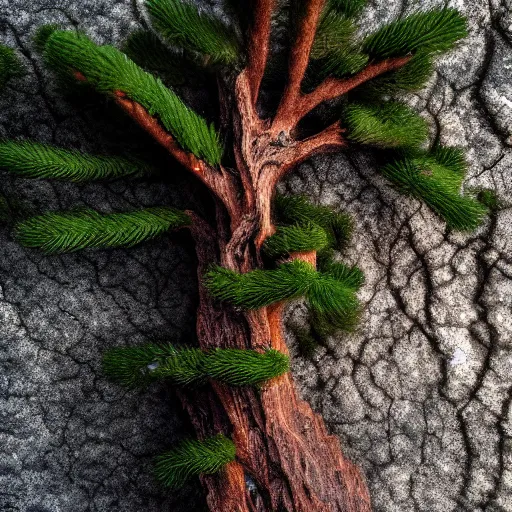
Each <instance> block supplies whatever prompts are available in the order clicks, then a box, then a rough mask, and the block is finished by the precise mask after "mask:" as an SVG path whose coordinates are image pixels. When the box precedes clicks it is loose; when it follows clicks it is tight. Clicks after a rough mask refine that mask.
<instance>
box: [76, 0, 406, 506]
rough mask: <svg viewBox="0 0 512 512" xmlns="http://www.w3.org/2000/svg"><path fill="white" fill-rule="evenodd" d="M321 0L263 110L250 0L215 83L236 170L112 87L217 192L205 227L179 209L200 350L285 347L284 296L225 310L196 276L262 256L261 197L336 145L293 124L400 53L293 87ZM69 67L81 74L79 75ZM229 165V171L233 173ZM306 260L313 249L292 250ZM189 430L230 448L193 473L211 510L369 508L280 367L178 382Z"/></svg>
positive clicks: (265, 32)
mask: <svg viewBox="0 0 512 512" xmlns="http://www.w3.org/2000/svg"><path fill="white" fill-rule="evenodd" d="M324 2H325V0H308V1H306V2H305V9H304V12H303V17H302V19H301V21H300V24H299V30H298V33H297V37H296V41H295V44H294V46H293V48H292V51H291V58H290V64H289V66H290V67H289V83H288V86H287V87H286V89H285V92H284V95H283V98H282V101H281V103H280V106H279V108H278V111H277V114H276V116H275V118H274V119H273V120H271V119H261V118H260V117H259V116H258V113H257V111H256V102H257V99H258V93H259V89H260V85H261V80H262V77H263V73H264V70H265V65H266V61H267V57H268V45H269V36H270V17H271V14H272V8H273V5H274V0H255V5H256V12H255V19H254V23H253V30H252V33H251V35H250V46H249V62H248V65H247V68H246V69H245V70H244V71H242V72H241V73H240V75H239V76H238V77H237V79H236V81H235V84H234V91H233V92H232V93H231V94H230V93H229V92H227V87H226V88H225V85H226V84H222V83H221V84H220V88H219V90H220V91H221V102H222V103H223V105H222V109H221V111H222V117H223V119H222V125H223V126H226V125H227V123H228V121H229V120H231V123H232V128H233V140H234V147H233V150H234V156H235V160H236V166H237V169H236V172H235V171H233V173H231V172H227V171H226V170H224V169H223V168H222V167H221V168H219V169H215V168H213V167H211V166H209V165H207V164H206V163H205V162H202V161H200V160H199V159H197V158H196V157H194V156H193V155H190V154H188V153H187V152H186V151H184V150H183V149H182V148H181V147H179V145H178V144H177V142H176V141H175V140H174V138H173V137H172V136H171V135H170V134H168V133H167V132H166V131H165V130H164V129H163V127H162V126H161V124H160V123H159V121H158V119H156V118H153V117H152V116H151V115H150V114H149V113H148V112H147V111H146V110H144V108H142V107H141V106H140V105H138V104H137V103H135V102H133V101H132V100H130V99H129V98H127V97H126V95H125V94H124V93H123V91H113V96H114V98H115V101H116V102H117V103H118V104H119V106H120V107H121V108H123V110H124V111H125V112H127V113H128V115H130V116H131V117H132V118H133V119H134V120H135V121H136V122H138V123H139V124H140V125H141V126H142V127H143V128H144V129H145V130H146V131H147V132H148V133H150V134H151V135H152V136H153V137H154V138H155V139H156V140H157V141H158V142H159V143H160V144H161V145H162V146H164V147H165V148H166V149H167V150H168V151H169V152H170V153H171V154H172V155H173V156H174V157H175V158H176V159H177V160H178V161H179V162H180V163H181V164H183V165H184V166H185V167H186V168H188V169H189V170H190V171H191V172H192V173H193V174H194V175H196V176H197V177H198V178H199V179H201V180H202V181H203V183H204V184H205V185H206V186H207V187H209V189H210V190H211V191H212V192H213V194H214V195H215V196H216V198H217V203H216V204H217V215H216V219H215V220H216V225H215V227H213V226H211V225H209V224H208V223H206V222H205V221H204V220H202V219H200V218H199V217H197V216H196V215H194V214H193V213H191V212H190V215H191V217H192V219H193V223H192V227H191V231H192V234H193V236H194V239H195V242H196V251H197V258H198V263H199V265H198V275H199V280H200V294H199V295H200V304H199V309H198V318H197V335H198V339H199V344H200V346H201V348H203V349H211V348H213V347H224V348H225V347H234V348H249V349H253V350H265V349H269V348H274V349H276V350H279V351H281V352H283V353H288V349H287V347H286V343H285V340H284V337H283V328H282V325H281V317H282V310H283V304H275V305H273V306H270V307H266V308H261V309H259V310H256V311H248V312H241V311H236V310H234V309H232V308H231V307H229V306H228V305H225V304H218V303H216V302H215V301H213V300H212V299H211V297H210V296H209V295H208V294H207V292H206V290H205V289H204V287H203V286H202V285H201V280H202V277H203V275H204V273H205V271H206V270H207V267H208V266H209V265H211V264H212V263H218V264H220V265H223V266H224V267H226V268H229V269H232V270H234V271H237V272H247V271H250V270H253V269H255V268H258V267H261V258H260V248H261V246H262V243H263V242H264V240H265V239H266V238H267V237H268V236H269V235H271V234H272V233H273V232H274V226H273V224H272V218H271V200H272V195H273V192H274V190H275V187H276V185H277V183H278V181H279V180H280V179H282V178H283V176H284V175H285V174H286V172H288V171H289V170H290V169H292V168H294V167H295V166H296V165H297V164H298V163H300V162H302V161H303V160H305V159H307V158H310V157H311V156H313V155H315V154H318V153H321V152H326V151H331V150H337V149H340V148H343V147H345V145H346V144H347V143H346V140H345V138H344V135H343V134H344V130H343V128H342V126H341V124H340V123H339V122H338V123H335V124H333V125H331V126H329V127H327V128H325V129H324V130H323V131H321V132H320V133H318V134H317V135H314V136H312V137H309V138H307V139H304V140H297V139H295V138H294V137H293V134H294V133H295V128H296V127H297V123H298V122H299V121H300V119H302V117H304V116H305V115H306V114H307V113H308V112H310V111H311V110H312V109H313V108H315V107H316V106H318V105H319V104H320V103H321V102H323V101H327V100H330V99H333V98H335V97H337V96H339V95H342V94H345V93H347V92H348V91H350V90H351V89H353V88H354V87H356V86H357V85H360V84H362V83H364V82H365V81H367V80H370V79H371V78H374V77H376V76H378V75H380V74H382V73H386V72H388V71H390V70H393V69H397V68H399V67H400V66H403V65H405V64H406V63H407V62H408V60H409V58H410V57H404V58H399V59H387V60H385V61H382V62H379V63H372V64H370V65H369V66H368V67H367V68H366V69H365V70H363V71H361V72H360V73H359V74H358V75H356V76H354V77H352V78H348V79H345V80H339V79H327V80H326V81H325V82H324V83H323V84H321V85H320V86H319V87H318V88H317V89H316V90H315V91H313V92H311V93H309V94H306V95H304V94H302V92H301V83H302V80H303V77H304V73H305V71H306V67H307V65H308V60H309V54H310V50H311V46H312V44H313V40H314V36H315V30H316V26H317V23H318V19H319V16H320V13H321V9H322V7H323V5H324ZM77 78H78V79H81V80H84V79H85V77H83V75H80V74H77ZM235 176H236V177H235ZM291 258H301V259H304V260H306V261H309V262H310V263H312V264H315V262H316V255H315V254H314V253H303V254H294V255H291ZM180 396H181V399H182V401H183V404H184V406H185V408H186V410H187V411H188V413H189V415H190V418H191V421H192V424H193V425H194V428H195V429H196V431H197V434H198V437H200V438H202V437H206V436H209V435H213V434H215V433H219V432H222V433H224V434H225V435H228V436H231V438H232V439H233V441H234V443H235V445H236V450H237V456H236V461H234V462H232V463H231V464H229V465H228V466H227V467H226V468H225V469H224V470H223V471H221V472H220V473H219V474H217V475H213V476H204V477H202V481H203V483H204V486H205V487H206V490H207V501H208V505H209V507H210V510H212V511H215V512H235V511H239V512H249V511H251V512H256V511H257V512H266V511H287V512H292V511H294V512H314V511H322V512H323V511H325V512H336V511H338V512H341V511H343V512H369V511H370V510H371V505H370V497H369V494H368V489H367V487H366V484H365V481H364V478H363V476H362V475H361V472H360V471H359V469H358V468H357V466H355V465H354V464H353V463H351V462H350V461H348V460H347V459H346V458H345V457H344V455H343V454H342V451H341V447H340V444H339V441H338V440H337V439H336V438H335V437H333V436H331V435H329V433H328V432H327V430H326V427H325V425H324V423H323V421H322V419H321V418H320V417H319V416H318V415H316V414H315V413H314V412H313V411H312V410H311V408H310V406H309V405H308V404H307V403H306V402H304V401H302V400H301V399H300V398H299V396H298V394H297V391H296V389H295V386H294V383H293V378H292V377H291V375H290V374H287V375H284V376H282V377H280V378H278V379H274V380H273V381H270V382H267V383H266V384H265V385H264V386H262V387H261V388H260V389H255V388H234V387H229V386H225V385H222V384H219V383H215V382H212V383H211V386H209V387H205V388H202V389H197V390H195V391H193V392H180Z"/></svg>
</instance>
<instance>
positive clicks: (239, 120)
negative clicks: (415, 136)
mask: <svg viewBox="0 0 512 512" xmlns="http://www.w3.org/2000/svg"><path fill="white" fill-rule="evenodd" d="M236 93H237V100H238V101H237V105H238V109H237V110H236V111H235V112H234V113H233V118H234V123H235V130H234V133H235V153H236V159H237V163H238V171H239V173H240V176H241V181H242V183H241V184H240V190H239V197H243V198H244V199H243V201H241V204H242V205H243V208H242V211H241V216H237V217H236V218H234V217H232V216H229V215H226V214H225V209H224V208H223V207H222V206H221V205H220V202H219V205H218V214H217V230H216V231H214V230H213V228H212V227H211V226H210V225H208V224H207V223H206V222H204V221H202V220H200V219H198V218H195V219H194V227H193V234H194V237H195V240H196V247H197V255H198V261H199V267H198V272H199V279H200V280H201V279H202V276H203V275H204V273H205V271H206V270H207V267H208V265H211V263H212V262H213V261H215V260H216V261H217V262H218V263H219V264H221V265H222V266H223V267H226V268H229V269H232V270H235V271H237V272H247V271H250V270H253V269H255V268H258V267H259V266H260V263H261V262H260V247H261V244H262V241H263V240H264V239H265V238H266V237H267V236H269V235H270V234H272V232H273V231H274V228H273V226H272V223H271V215H270V213H271V206H270V201H271V196H272V191H273V190H274V187H275V184H276V182H277V180H278V179H279V178H280V177H281V176H282V175H283V174H284V172H286V170H287V169H289V168H291V167H292V166H294V165H296V164H297V162H299V161H300V160H302V159H303V158H305V157H306V156H309V155H310V154H311V153H312V151H316V150H318V149H319V148H321V149H322V150H324V149H325V146H326V145H329V144H331V143H333V142H335V143H336V144H341V143H342V141H341V139H340V138H339V134H338V133H336V132H334V137H336V138H334V137H333V134H332V133H330V132H329V134H328V135H327V136H325V137H324V139H325V140H323V141H322V140H316V139H315V141H314V142H313V143H312V144H303V143H301V144H300V145H299V147H298V148H297V147H296V146H297V145H293V144H291V145H288V144H286V143H284V144H283V145H276V144H275V142H273V141H275V140H276V136H275V134H274V133H272V128H271V127H270V126H268V125H267V124H266V123H264V122H262V121H260V120H259V119H258V118H257V116H256V115H255V113H254V110H253V109H252V107H251V101H250V94H249V89H248V87H247V81H246V79H245V76H244V75H243V74H242V75H241V76H240V77H239V79H238V83H237V91H236ZM239 201H240V199H239ZM227 210H228V211H236V208H235V205H233V208H229V207H228V208H227ZM291 257H292V258H301V259H305V260H307V261H309V262H311V263H316V254H315V253H302V254H294V255H292V256H291ZM282 309H283V305H282V304H276V305H272V306H270V307H266V308H261V309H259V310H257V311H250V312H241V311H236V310H234V309H233V308H231V307H230V306H228V305H220V304H216V303H215V302H213V301H212V299H211V298H210V296H209V295H208V294H207V293H206V291H205V290H204V289H203V287H202V286H201V291H200V305H199V310H198V319H197V333H198V338H199V343H200V346H201V348H202V349H211V348H214V347H222V348H226V347H232V348H250V349H253V350H260V351H262V350H264V349H269V348H273V349H276V350H279V351H280V352H283V353H285V354H287V353H288V349H287V346H286V344H285V342H284V339H283V331H282V325H281V317H282ZM182 398H183V401H184V403H185V406H186V408H187V410H188V412H189V414H190V417H191V419H192V423H193V425H194V427H195V428H196V430H197V434H198V435H199V437H204V436H208V435H212V434H214V433H216V432H219V431H220V432H224V433H225V434H227V435H230V436H231V438H232V439H233V441H234V442H235V444H236V448H237V461H236V462H233V463H231V464H230V465H229V466H228V467H227V468H226V470H225V471H223V472H221V473H220V474H219V475H215V476H204V477H203V483H204V484H205V486H206V488H207V491H208V496H207V500H208V505H209V507H210V510H212V511H216V512H224V511H225V512H231V511H261V512H263V511H278V510H283V511H289V512H291V511H300V512H306V511H326V512H327V511H345V512H355V511H357V512H363V511H369V510H370V509H371V507H370V498H369V494H368V489H367V487H366V484H365V481H364V478H363V477H362V475H361V473H360V471H359V469H358V468H357V467H356V466H355V465H354V464H352V463H351V462H350V461H348V460H347V459H346V458H345V457H344V456H343V454H342V452H341V447H340V444H339V442H338V440H337V439H336V438H335V437H333V436H331V435H329V434H328V432H327V430H326V427H325V425H324V423H323V420H322V419H321V418H320V416H318V415H317V414H315V413H314V412H313V411H312V410H311V408H310V406H309V405H308V404H307V403H306V402H304V401H302V400H301V399H300V398H299V397H298V395H297V391H296V389H295V386H294V384H293V379H292V377H291V375H290V374H286V375H284V376H281V377H279V378H278V379H274V380H273V381H270V382H268V383H266V384H265V385H264V386H262V387H261V388H260V389H253V388H233V387H230V386H225V385H222V384H219V383H212V388H211V390H210V391H198V392H195V393H193V394H186V395H182Z"/></svg>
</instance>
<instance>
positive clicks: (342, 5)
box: [326, 0, 367, 18]
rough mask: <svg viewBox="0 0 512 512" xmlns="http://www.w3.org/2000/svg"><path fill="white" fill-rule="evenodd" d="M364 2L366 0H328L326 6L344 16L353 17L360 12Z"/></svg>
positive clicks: (364, 4)
mask: <svg viewBox="0 0 512 512" xmlns="http://www.w3.org/2000/svg"><path fill="white" fill-rule="evenodd" d="M366 4H367V0H328V1H327V7H326V8H327V10H329V11H333V12H335V13H337V14H339V15H343V16H345V17H346V18H355V17H356V16H359V15H360V14H361V12H362V10H363V9H364V8H365V6H366Z"/></svg>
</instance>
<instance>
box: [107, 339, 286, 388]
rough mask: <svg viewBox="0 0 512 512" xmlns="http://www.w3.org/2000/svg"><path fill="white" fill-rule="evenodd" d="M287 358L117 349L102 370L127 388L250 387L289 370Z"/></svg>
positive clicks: (158, 347)
mask: <svg viewBox="0 0 512 512" xmlns="http://www.w3.org/2000/svg"><path fill="white" fill-rule="evenodd" d="M289 364H290V363H289V358H288V356H286V355H285V354H282V353H281V352H278V351H277V350H273V349H271V350H267V351H265V352H262V353H260V352H255V351H254V350H244V349H220V348H219V349H213V350H210V351H201V350H199V349H197V348H191V347H180V346H175V345H171V344H168V345H142V346H138V347H117V348H113V349H110V350H108V351H107V352H106V353H105V355H104V357H103V370H104V372H105V374H106V375H108V376H109V377H110V378H111V379H112V380H114V381H115V382H117V383H119V384H121V385H123V386H125V387H127V388H133V387H137V386H145V385H147V384H149V383H150V382H153V381H155V380H159V379H166V380H169V381H170V382H172V383H173V384H175V385H178V386H186V385H192V384H195V385H199V384H202V383H204V382H206V381H207V380H208V379H214V380H217V381H219V382H223V383H225V384H229V385H231V386H254V385H258V384H261V383H263V382H265V381H268V380H270V379H274V378H276V377H278V376H280V375H282V374H284V373H286V372H288V370H289Z"/></svg>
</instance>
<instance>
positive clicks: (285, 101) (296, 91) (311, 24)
mask: <svg viewBox="0 0 512 512" xmlns="http://www.w3.org/2000/svg"><path fill="white" fill-rule="evenodd" d="M324 5H325V0H307V1H306V2H304V6H303V7H301V8H302V9H303V11H304V12H303V16H302V19H301V20H300V22H299V28H298V31H297V36H296V38H295V42H294V43H293V44H292V47H291V54H290V62H289V65H288V83H287V84H286V87H285V90H284V94H283V98H282V99H281V103H280V105H279V108H278V109H277V114H276V117H275V119H274V122H273V130H274V132H277V133H279V132H281V131H285V132H288V131H290V130H291V129H292V128H293V127H294V126H295V124H291V118H292V113H293V111H294V109H295V108H296V107H297V104H298V102H299V101H300V97H301V84H302V80H303V79H304V75H305V74H306V69H307V67H308V64H309V55H310V53H311V48H312V46H313V42H314V40H315V34H316V28H317V25H318V20H319V19H320V15H321V13H322V8H323V6H324Z"/></svg>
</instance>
